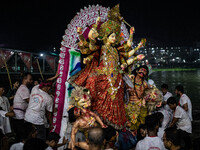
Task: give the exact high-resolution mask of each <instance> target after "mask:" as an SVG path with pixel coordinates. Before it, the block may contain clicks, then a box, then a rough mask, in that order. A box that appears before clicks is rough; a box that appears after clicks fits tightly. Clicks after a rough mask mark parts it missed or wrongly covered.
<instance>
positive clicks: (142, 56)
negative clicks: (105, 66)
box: [126, 54, 145, 65]
mask: <svg viewBox="0 0 200 150" xmlns="http://www.w3.org/2000/svg"><path fill="white" fill-rule="evenodd" d="M144 57H145V56H144V55H143V54H140V55H137V56H136V57H134V58H131V59H128V60H127V61H126V62H127V64H128V65H130V64H133V63H134V62H135V61H140V60H142V59H143V58H144Z"/></svg>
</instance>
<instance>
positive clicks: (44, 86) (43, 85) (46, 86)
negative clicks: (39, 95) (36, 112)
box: [39, 80, 52, 93]
mask: <svg viewBox="0 0 200 150" xmlns="http://www.w3.org/2000/svg"><path fill="white" fill-rule="evenodd" d="M51 86H52V81H48V80H44V81H42V82H41V83H40V85H39V88H40V89H42V90H43V91H45V92H47V93H48V91H49V90H50V89H51Z"/></svg>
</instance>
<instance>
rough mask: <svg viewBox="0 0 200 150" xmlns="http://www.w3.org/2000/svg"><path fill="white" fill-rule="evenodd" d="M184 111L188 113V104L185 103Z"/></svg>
mask: <svg viewBox="0 0 200 150" xmlns="http://www.w3.org/2000/svg"><path fill="white" fill-rule="evenodd" d="M183 109H184V110H185V111H186V112H187V111H188V104H187V103H185V104H184V105H183Z"/></svg>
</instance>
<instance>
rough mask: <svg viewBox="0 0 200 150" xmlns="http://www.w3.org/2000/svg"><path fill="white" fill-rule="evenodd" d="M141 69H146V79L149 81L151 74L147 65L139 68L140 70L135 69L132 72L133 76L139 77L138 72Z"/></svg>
mask: <svg viewBox="0 0 200 150" xmlns="http://www.w3.org/2000/svg"><path fill="white" fill-rule="evenodd" d="M141 68H144V69H146V70H147V74H146V76H145V79H146V80H147V79H148V74H149V68H148V67H147V66H146V65H141V66H139V67H138V68H135V69H134V70H133V71H132V74H133V75H134V76H136V75H137V72H138V71H139V70H140V69H141Z"/></svg>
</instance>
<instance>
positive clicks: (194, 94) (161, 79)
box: [149, 69, 200, 110]
mask: <svg viewBox="0 0 200 150" xmlns="http://www.w3.org/2000/svg"><path fill="white" fill-rule="evenodd" d="M149 78H150V79H152V80H154V82H155V84H156V86H157V88H159V89H161V88H160V87H161V85H162V84H163V83H166V84H168V86H169V92H171V93H172V94H173V95H175V87H176V86H177V85H179V84H182V85H183V86H184V90H185V92H184V93H185V94H186V95H188V97H189V98H190V99H191V102H192V107H193V109H198V110H200V69H198V70H196V71H156V72H153V73H152V74H151V75H150V76H149Z"/></svg>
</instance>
